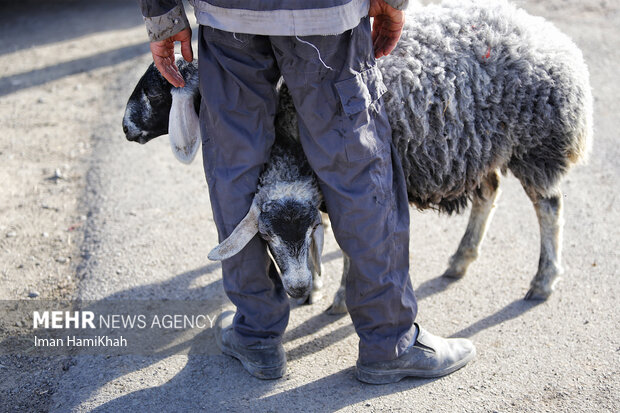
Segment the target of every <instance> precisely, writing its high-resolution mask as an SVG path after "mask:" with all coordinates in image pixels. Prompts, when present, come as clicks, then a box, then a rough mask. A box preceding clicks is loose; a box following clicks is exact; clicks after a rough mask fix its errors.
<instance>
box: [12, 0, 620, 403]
mask: <svg viewBox="0 0 620 413" xmlns="http://www.w3.org/2000/svg"><path fill="white" fill-rule="evenodd" d="M517 3H518V4H520V5H521V6H523V7H524V8H525V9H526V10H528V11H529V12H530V13H532V14H537V15H541V16H544V17H546V18H548V19H550V20H552V21H553V22H555V23H556V24H557V26H558V27H559V28H561V29H562V30H563V31H565V32H567V33H568V34H569V35H570V36H571V37H572V38H573V39H574V41H575V42H576V43H577V44H578V45H579V46H580V47H581V48H582V50H583V52H584V55H585V58H586V61H587V63H588V65H589V68H590V72H591V78H592V85H593V89H594V95H595V145H594V151H593V153H592V156H591V159H590V162H589V164H588V165H586V166H580V167H578V168H576V169H575V170H574V171H572V172H571V174H570V175H569V177H568V179H567V181H566V182H565V183H564V185H563V189H564V192H565V207H566V209H565V220H566V226H565V230H564V240H565V241H564V261H565V269H566V275H565V276H564V279H563V281H562V282H561V283H560V284H559V285H558V290H557V292H556V293H555V295H554V296H553V297H552V298H551V299H550V300H548V301H547V302H545V303H542V304H539V305H534V304H528V303H525V302H524V301H522V299H521V298H522V296H523V295H524V294H525V291H526V289H527V286H528V282H529V279H531V276H532V275H533V272H534V271H535V268H536V263H537V254H538V229H537V224H536V217H535V214H534V212H533V210H532V208H531V204H530V203H529V202H528V200H527V198H526V197H525V195H524V194H523V193H522V190H521V189H520V187H519V185H518V183H517V182H516V180H514V179H512V178H507V179H506V180H505V182H504V183H503V185H502V189H503V194H502V198H501V199H500V201H499V204H498V210H497V213H496V215H495V218H494V221H493V222H492V223H491V228H490V230H489V233H488V235H487V239H486V241H485V245H484V247H483V252H482V256H481V257H480V259H479V261H478V262H477V263H475V264H474V265H473V266H472V268H471V271H470V274H468V276H467V277H466V278H465V279H463V280H462V281H459V282H458V283H455V284H452V283H448V282H446V281H444V280H442V279H441V278H438V276H439V275H440V274H441V273H442V271H443V269H444V266H445V263H446V262H447V259H448V257H449V256H450V254H451V253H452V252H453V250H454V249H455V248H456V245H457V244H458V240H459V239H460V236H461V235H462V231H463V230H464V227H465V224H466V216H459V217H452V218H450V217H438V216H436V215H435V214H433V213H418V212H414V213H412V231H413V234H414V236H413V237H412V238H413V240H412V246H411V249H412V279H413V281H414V287H416V291H417V296H418V299H419V301H420V316H419V317H420V318H419V321H420V322H421V323H422V324H423V325H424V326H427V327H428V329H429V330H431V331H433V332H435V333H437V334H441V335H445V336H466V337H469V338H471V339H472V340H473V341H474V342H475V343H476V345H477V347H478V352H479V356H478V359H477V360H476V361H475V362H473V363H471V365H469V366H467V367H466V368H465V369H463V370H462V371H460V372H458V373H455V374H453V375H451V376H449V377H447V378H445V379H441V380H418V381H416V380H404V381H403V382H401V383H399V384H398V385H394V386H365V385H362V384H361V383H358V382H357V381H356V380H355V379H354V377H353V366H354V364H355V360H356V354H357V351H356V349H357V338H356V336H355V334H354V331H353V328H352V326H351V321H350V319H349V317H348V316H346V317H340V318H338V317H336V318H333V317H332V318H330V317H329V316H327V315H325V314H324V312H323V311H324V309H325V308H326V307H327V305H328V301H329V299H330V298H331V296H332V294H333V293H334V291H335V289H336V288H337V284H338V276H339V272H340V268H341V263H340V260H339V259H338V258H339V257H340V255H339V252H338V250H337V246H336V244H335V241H334V240H333V238H329V239H328V244H327V246H326V250H325V257H324V258H325V261H326V267H327V270H328V273H329V274H330V275H328V282H327V284H328V286H327V288H326V293H325V295H326V299H324V300H323V301H321V302H319V303H318V304H316V305H314V306H312V307H294V308H293V311H292V313H291V322H290V325H289V330H288V332H287V335H286V336H285V347H286V349H287V354H288V358H289V367H288V373H287V375H286V376H285V377H284V378H283V379H282V380H279V381H276V382H260V381H258V380H255V379H253V378H250V377H248V376H247V375H246V373H245V372H244V371H243V369H242V368H241V367H240V365H239V364H238V363H236V362H235V361H233V360H231V359H229V358H227V357H224V356H220V355H216V356H204V357H202V356H196V355H192V352H193V350H195V349H192V345H191V343H188V344H187V345H186V346H185V347H184V350H187V351H185V354H183V355H182V354H179V355H174V356H169V357H163V356H160V357H137V356H136V357H130V356H127V357H124V356H123V357H111V358H104V357H96V356H82V357H69V356H57V357H34V356H32V355H27V354H24V355H0V411H7V412H8V411H12V412H13V411H92V410H95V411H118V410H121V409H123V410H129V411H148V410H153V409H159V408H161V406H162V405H165V406H168V407H169V409H170V410H175V411H186V410H199V409H203V410H205V409H206V410H209V411H227V410H231V411H238V410H241V409H245V408H248V407H251V408H255V409H257V410H259V411H263V410H265V411H291V410H304V411H335V410H343V411H359V410H364V411H392V410H393V411H411V410H412V409H413V408H414V407H415V409H416V410H418V411H553V412H556V411H567V412H568V411H597V412H598V411H610V412H612V411H618V410H619V409H620V377H619V373H620V333H619V332H618V326H619V325H620V315H619V313H618V310H617V309H618V297H619V294H620V282H619V278H618V277H619V276H620V274H619V273H618V267H619V264H620V259H619V257H618V253H617V248H618V245H619V243H618V239H619V236H620V235H619V234H618V230H617V228H618V227H619V225H620V212H618V209H617V208H615V206H616V203H617V198H618V194H619V193H620V190H619V189H618V188H619V186H618V178H619V172H620V166H619V164H618V162H617V159H618V158H619V156H620V148H619V146H618V145H617V144H616V141H617V133H618V132H617V131H618V127H619V126H620V104H619V103H618V99H617V96H618V95H619V94H620V86H619V84H618V80H617V79H618V75H619V73H620V72H619V70H618V67H619V65H620V4H618V2H617V1H612V0H583V1H578V0H549V1H533V0H526V1H519V2H517ZM188 10H190V13H191V9H188ZM190 21H193V18H190ZM194 37H195V34H194ZM0 38H1V39H3V41H2V42H0V67H4V68H5V69H3V71H2V74H0V76H1V77H0V125H1V126H2V133H1V134H0V182H1V183H2V185H0V301H1V300H4V301H6V300H46V299H49V300H59V299H84V300H89V299H90V300H103V299H109V298H110V297H113V298H123V299H142V298H146V299H153V298H175V299H181V300H185V299H187V300H189V299H195V298H197V297H205V296H206V297H210V296H214V297H215V296H217V295H218V294H220V295H221V293H222V292H221V290H222V288H221V282H219V278H220V275H221V274H220V269H219V265H217V264H212V263H209V262H208V261H207V259H206V252H208V251H209V249H210V248H211V247H213V246H214V245H215V243H216V240H217V236H216V234H215V229H214V228H213V223H212V219H211V215H210V214H211V213H210V208H209V203H208V194H207V191H206V184H205V183H204V178H203V174H202V170H201V166H200V164H201V162H200V160H197V161H196V162H195V163H194V164H193V165H192V166H191V167H189V168H188V167H185V166H183V165H181V164H179V163H177V162H176V161H175V160H174V159H173V157H172V154H171V153H170V150H169V147H168V144H167V142H166V141H165V138H162V139H160V140H158V141H156V142H153V143H150V144H148V145H145V146H139V145H136V144H133V143H128V142H125V141H124V137H123V135H122V130H121V118H122V114H123V109H124V105H125V103H126V99H127V97H128V96H129V94H130V93H131V90H132V89H133V86H134V85H135V83H136V81H137V79H138V78H139V76H140V75H141V74H142V73H143V71H144V69H145V68H146V66H147V65H148V63H149V62H150V56H149V54H148V44H147V37H146V31H145V29H144V27H143V23H142V19H141V16H140V12H139V10H138V7H137V6H136V3H135V2H134V1H132V0H105V1H103V0H90V1H86V0H83V1H81V0H55V1H53V2H52V1H45V0H25V1H20V2H14V1H8V0H0ZM197 228H199V229H197ZM1 317H2V314H0V318H1ZM0 326H1V328H0V342H1V341H2V340H4V339H6V338H7V337H8V336H11V335H15V334H19V331H23V330H24V329H27V328H29V326H26V325H23V324H19V323H17V324H15V325H6V324H3V323H0ZM188 353H189V354H188ZM231 395H234V397H231Z"/></svg>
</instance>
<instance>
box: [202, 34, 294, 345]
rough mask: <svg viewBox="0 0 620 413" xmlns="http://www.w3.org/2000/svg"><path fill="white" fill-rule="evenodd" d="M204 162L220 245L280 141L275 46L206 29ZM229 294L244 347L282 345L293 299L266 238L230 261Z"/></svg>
mask: <svg viewBox="0 0 620 413" xmlns="http://www.w3.org/2000/svg"><path fill="white" fill-rule="evenodd" d="M198 67H199V71H200V91H201V94H202V106H201V110H200V123H201V133H202V137H203V142H202V143H203V160H204V169H205V175H206V178H207V181H208V184H209V193H210V200H211V207H212V209H213V218H214V220H215V224H216V226H217V229H218V233H219V237H220V241H222V240H223V239H225V238H226V237H227V236H228V235H230V233H231V232H232V231H233V229H234V228H235V227H236V226H237V224H238V223H239V222H240V221H241V219H242V218H243V217H244V216H245V215H246V214H247V212H248V210H249V208H250V205H251V203H252V199H253V197H254V193H255V192H256V189H257V185H258V178H259V175H260V173H261V171H262V169H263V165H264V164H265V162H266V161H267V160H268V158H269V152H270V148H271V145H272V144H273V141H274V136H275V135H274V125H273V124H274V117H275V110H276V104H277V96H276V93H275V84H276V82H277V80H278V78H279V76H280V75H279V71H278V69H277V66H276V65H275V61H274V58H273V55H272V51H271V47H270V45H269V40H268V39H267V38H265V37H261V36H249V35H243V34H233V33H228V32H223V31H219V30H215V29H212V28H209V27H202V26H201V28H200V35H199V65H198ZM222 274H223V281H224V289H225V291H226V293H227V295H228V297H229V298H230V300H231V301H232V302H233V303H234V304H235V305H236V306H237V312H236V315H235V319H234V324H233V325H234V331H235V332H236V335H237V338H238V341H239V343H240V344H242V345H244V346H264V345H277V344H280V341H281V338H282V334H283V332H284V329H285V328H286V325H287V323H288V316H289V304H288V297H287V296H286V293H285V292H284V289H283V288H282V282H281V280H280V278H279V276H278V274H277V272H276V269H275V266H274V264H273V263H272V262H271V259H270V258H269V256H268V254H267V250H266V246H265V243H264V242H263V241H262V240H261V239H260V238H259V237H258V236H256V237H254V239H253V240H252V241H250V242H249V243H248V245H247V246H246V247H245V248H244V249H243V250H242V251H241V252H240V253H239V254H237V255H235V256H234V257H232V258H230V259H227V260H224V261H223V262H222Z"/></svg>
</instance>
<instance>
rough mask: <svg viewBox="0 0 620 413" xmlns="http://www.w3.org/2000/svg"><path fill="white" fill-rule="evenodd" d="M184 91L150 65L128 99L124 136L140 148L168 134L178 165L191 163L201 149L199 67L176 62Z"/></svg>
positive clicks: (179, 60) (180, 61)
mask: <svg viewBox="0 0 620 413" xmlns="http://www.w3.org/2000/svg"><path fill="white" fill-rule="evenodd" d="M177 66H178V67H179V71H180V72H181V75H182V76H183V78H184V79H185V87H183V88H175V87H173V86H172V85H171V84H170V83H168V81H167V80H166V79H164V77H163V76H162V75H161V74H160V73H159V71H158V70H157V68H156V67H155V65H154V64H151V65H150V66H149V67H148V69H147V70H146V72H145V73H144V75H142V77H141V78H140V80H139V81H138V84H137V85H136V87H135V89H134V91H133V93H132V94H131V96H130V97H129V100H128V102H127V106H126V108H125V115H124V116H123V132H124V133H125V137H126V138H127V140H129V141H133V142H138V143H141V144H144V143H147V142H148V141H150V140H151V139H153V138H156V137H158V136H161V135H165V134H167V133H169V135H170V144H171V146H172V150H173V152H174V154H175V156H176V157H177V159H179V160H180V161H181V162H184V163H189V162H191V161H192V160H193V158H194V156H195V154H196V151H197V150H198V146H199V145H200V128H199V122H198V113H199V111H200V90H199V88H198V67H197V65H196V63H188V62H186V61H185V60H183V59H182V58H177Z"/></svg>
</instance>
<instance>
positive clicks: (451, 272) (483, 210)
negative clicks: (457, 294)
mask: <svg viewBox="0 0 620 413" xmlns="http://www.w3.org/2000/svg"><path fill="white" fill-rule="evenodd" d="M480 191H481V193H482V197H475V198H474V199H473V202H472V208H471V213H470V215H469V222H468V223H467V229H466V230H465V234H464V235H463V238H462V239H461V242H460V244H459V247H458V249H457V250H456V253H454V255H452V257H451V258H450V262H449V267H448V269H447V270H446V271H445V272H444V273H443V276H444V277H448V278H461V277H463V276H464V275H465V272H467V267H469V264H471V263H472V262H473V261H474V260H475V259H476V258H478V253H479V251H480V245H481V244H482V240H483V239H484V235H485V234H486V231H487V225H488V223H489V222H490V220H491V217H492V215H493V211H494V209H495V201H496V200H497V198H498V197H499V194H500V192H501V191H500V190H499V173H497V172H496V171H494V172H492V173H491V174H489V175H488V176H487V177H486V178H485V180H484V181H483V182H482V183H481V185H480Z"/></svg>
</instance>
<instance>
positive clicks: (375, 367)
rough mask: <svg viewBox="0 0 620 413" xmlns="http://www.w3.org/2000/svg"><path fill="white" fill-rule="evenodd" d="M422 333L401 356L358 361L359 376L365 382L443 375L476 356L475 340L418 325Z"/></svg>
mask: <svg viewBox="0 0 620 413" xmlns="http://www.w3.org/2000/svg"><path fill="white" fill-rule="evenodd" d="M416 326H417V327H418V337H417V338H416V340H415V342H414V343H413V345H412V346H410V347H409V348H408V349H407V350H406V351H405V352H404V353H403V354H402V355H401V356H400V357H399V358H397V359H395V360H389V361H380V362H373V363H363V362H361V361H360V360H359V359H358V361H357V379H358V380H360V381H363V382H365V383H372V384H386V383H396V382H397V381H400V380H401V379H403V378H405V377H422V378H431V377H441V376H445V375H446V374H450V373H452V372H454V371H456V370H458V369H460V368H461V367H463V366H464V365H466V364H467V363H468V362H469V361H471V360H472V359H473V358H474V357H475V356H476V348H475V347H474V345H473V343H472V342H471V341H469V340H467V339H464V338H452V339H446V338H442V337H438V336H435V335H433V334H431V333H429V332H428V331H426V330H424V329H423V328H421V327H420V326H418V325H417V324H416Z"/></svg>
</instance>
